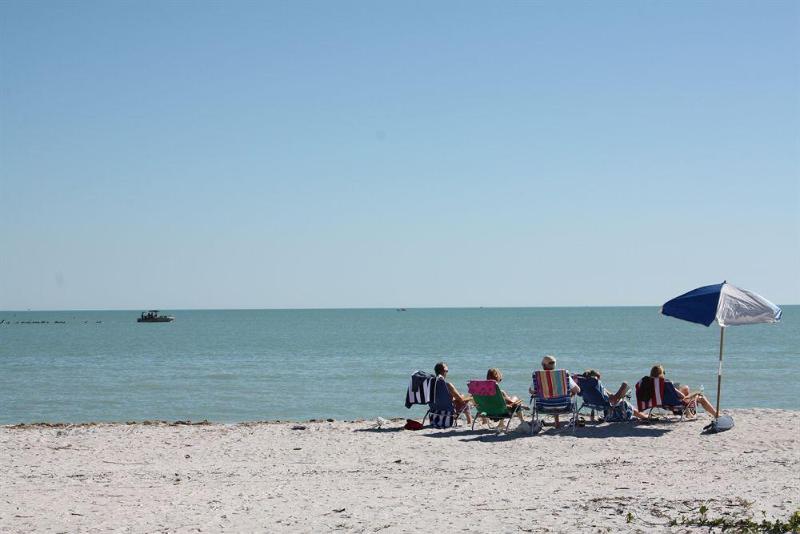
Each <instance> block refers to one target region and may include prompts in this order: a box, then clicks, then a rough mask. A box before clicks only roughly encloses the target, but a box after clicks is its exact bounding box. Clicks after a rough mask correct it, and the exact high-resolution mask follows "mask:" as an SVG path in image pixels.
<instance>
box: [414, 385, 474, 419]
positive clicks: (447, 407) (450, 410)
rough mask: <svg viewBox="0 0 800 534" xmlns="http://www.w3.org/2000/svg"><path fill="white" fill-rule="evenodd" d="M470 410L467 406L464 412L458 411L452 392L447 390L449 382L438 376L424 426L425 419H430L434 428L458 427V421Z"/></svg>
mask: <svg viewBox="0 0 800 534" xmlns="http://www.w3.org/2000/svg"><path fill="white" fill-rule="evenodd" d="M468 409H469V407H468V406H465V407H464V409H463V410H460V411H459V410H456V407H455V405H454V404H453V399H452V397H450V391H449V390H448V389H447V382H446V381H445V379H444V377H442V376H437V377H436V379H435V381H434V383H433V392H432V398H431V401H430V403H429V404H428V411H427V413H426V414H425V416H424V417H423V418H422V424H423V425H424V424H425V418H428V420H429V421H430V423H431V426H433V427H434V428H450V427H453V426H458V419H459V418H460V417H461V415H462V414H463V413H464V412H465V411H466V410H468Z"/></svg>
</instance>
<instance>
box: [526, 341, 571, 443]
mask: <svg viewBox="0 0 800 534" xmlns="http://www.w3.org/2000/svg"><path fill="white" fill-rule="evenodd" d="M556 363H557V361H556V357H555V356H551V355H550V354H548V355H546V356H545V357H544V358H542V369H544V370H545V371H555V369H556ZM567 381H568V383H567V389H568V390H569V396H570V397H574V396H575V395H577V394H578V393H580V392H581V388H580V387H579V386H578V384H576V383H575V381H574V380H573V379H572V377H571V376H569V374H567ZM528 392H529V393H530V394H531V395H536V382H532V383H531V386H530V387H529V388H528ZM554 417H555V421H556V428H558V427H559V426H560V424H559V422H558V414H555V415H554Z"/></svg>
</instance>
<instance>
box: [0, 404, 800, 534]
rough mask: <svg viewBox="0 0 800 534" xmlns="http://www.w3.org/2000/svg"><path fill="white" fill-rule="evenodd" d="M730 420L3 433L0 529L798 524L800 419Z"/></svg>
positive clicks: (751, 414)
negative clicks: (738, 520)
mask: <svg viewBox="0 0 800 534" xmlns="http://www.w3.org/2000/svg"><path fill="white" fill-rule="evenodd" d="M414 413H415V414H416V412H414ZM730 413H732V414H733V415H734V417H735V419H736V427H735V428H734V429H733V430H732V431H729V432H726V433H723V434H718V435H702V434H701V430H702V427H703V425H704V424H705V423H706V422H707V421H708V418H707V417H705V416H701V417H700V420H699V421H696V422H685V423H659V424H654V425H638V424H636V425H634V424H605V425H600V426H587V427H585V428H579V429H577V431H576V434H575V435H574V436H572V435H570V434H568V433H567V434H564V433H560V434H557V433H555V432H554V430H553V429H552V428H550V429H548V428H546V429H545V431H544V432H543V433H541V434H539V435H536V436H528V435H522V434H521V433H515V432H512V433H510V434H508V435H496V434H494V433H493V432H490V431H487V430H484V429H482V430H478V429H476V430H475V431H474V432H473V431H471V430H470V429H469V428H468V427H461V428H459V429H456V430H452V431H437V430H428V429H426V430H423V431H419V432H411V431H405V430H401V429H400V427H401V424H402V423H401V422H400V421H393V422H390V423H389V425H388V426H385V427H384V428H382V429H374V428H373V426H374V422H372V421H365V422H355V423H344V422H333V423H328V422H322V423H300V424H301V425H304V426H305V427H306V429H305V430H293V429H292V427H293V426H295V425H296V424H292V423H252V424H239V425H206V426H185V425H165V424H158V425H147V424H134V425H125V424H97V425H70V426H65V427H60V428H59V427H43V426H28V427H23V428H19V427H16V428H15V427H0V531H3V532H9V531H10V532H27V531H50V532H78V531H100V530H107V529H115V530H122V531H132V532H153V531H170V532H193V531H211V532H216V531H223V530H224V531H261V532H276V531H280V532H312V531H313V532H317V531H329V530H345V531H365V532H377V531H381V532H401V531H415V532H418V531H419V530H420V529H424V531H426V532H427V531H431V529H438V528H442V529H445V530H443V532H453V531H469V532H519V531H525V532H541V531H556V532H562V531H568V530H572V531H594V532H597V531H605V530H606V529H608V530H610V531H614V532H616V531H628V530H630V531H643V532H644V531H652V530H657V531H668V530H674V531H684V530H686V529H685V528H678V527H672V528H670V527H668V525H669V520H670V518H680V516H681V514H684V515H687V516H693V517H697V515H698V509H699V507H700V506H701V505H703V504H705V505H706V506H707V507H708V508H709V509H710V511H709V516H712V517H713V516H716V515H719V514H720V513H723V512H732V513H736V514H738V515H737V517H742V516H743V515H747V514H750V515H752V517H754V518H756V519H757V520H760V519H761V518H762V517H763V516H762V512H765V513H766V517H767V518H780V519H783V520H786V519H788V517H789V516H790V515H791V514H792V512H794V511H795V510H797V509H798V508H799V507H800V423H798V415H800V413H798V412H792V411H779V410H738V411H733V412H730ZM417 415H418V414H417ZM512 428H513V426H512ZM629 513H630V514H632V515H628V514H629ZM706 530H707V529H706ZM433 531H434V532H436V531H437V530H433Z"/></svg>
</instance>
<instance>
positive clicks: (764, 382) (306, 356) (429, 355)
mask: <svg viewBox="0 0 800 534" xmlns="http://www.w3.org/2000/svg"><path fill="white" fill-rule="evenodd" d="M783 312H784V313H783V320H782V322H780V323H778V324H773V325H753V326H738V327H731V328H727V329H726V330H725V351H724V367H723V385H722V406H723V408H726V407H727V408H744V407H766V408H787V409H792V410H798V409H800V386H798V376H799V373H798V369H797V367H798V363H800V360H799V359H798V356H800V319H798V317H799V316H800V306H785V307H784V308H783ZM162 313H169V314H170V315H174V316H175V317H176V320H175V322H172V323H156V324H146V323H137V322H136V318H137V317H138V315H139V313H138V312H131V311H80V312H78V311H53V312H0V321H2V322H0V423H1V424H9V423H19V422H37V421H48V422H79V421H132V420H138V421H141V420H145V419H165V420H194V421H197V420H203V419H208V420H210V421H216V422H236V421H255V420H307V419H311V418H317V419H319V418H335V419H357V418H369V419H374V418H377V417H385V418H388V417H404V416H411V417H417V418H420V417H421V416H422V414H423V413H424V409H423V408H422V407H419V406H416V407H414V408H412V409H411V410H407V409H406V408H405V407H404V405H403V401H404V398H405V393H406V389H407V387H408V381H409V377H410V375H411V374H412V373H413V372H414V371H415V370H417V369H423V370H427V371H432V370H433V366H434V364H435V363H436V362H438V361H446V362H447V364H448V366H449V369H450V374H449V377H448V378H449V380H451V381H452V382H453V383H454V384H455V386H456V387H457V388H458V389H459V390H461V391H462V392H464V393H465V392H466V389H467V387H466V382H467V380H468V379H472V378H484V377H485V376H486V370H487V369H488V368H489V367H498V368H500V369H501V371H502V372H503V375H504V380H503V382H502V387H503V388H504V389H505V390H506V391H507V392H508V393H510V394H513V395H518V396H520V397H521V398H525V399H526V400H527V394H526V392H527V389H528V385H529V384H530V381H531V378H530V377H531V371H533V370H534V369H536V368H538V366H539V362H540V361H541V359H542V356H543V355H545V354H553V355H555V356H556V357H557V358H558V364H559V367H563V368H566V369H569V370H570V371H572V372H579V371H583V370H584V369H586V368H590V367H591V368H595V369H598V370H599V371H600V372H601V373H602V377H603V382H604V383H605V385H606V387H607V388H608V389H614V390H616V388H617V387H618V385H619V384H620V382H621V381H623V380H624V381H627V382H628V383H629V384H633V383H635V382H636V380H638V379H639V378H640V377H642V376H643V375H645V374H647V373H648V372H649V370H650V367H651V366H652V365H653V364H655V363H661V364H663V365H664V366H665V367H666V372H667V377H669V378H671V379H672V380H674V381H677V382H680V383H682V384H687V385H690V386H691V387H692V388H693V389H697V388H699V387H700V386H701V385H704V386H705V392H706V394H707V395H708V396H709V397H710V398H711V400H712V402H714V401H715V399H716V382H717V379H716V377H717V362H718V357H719V334H720V332H719V328H718V327H716V326H712V327H710V328H705V327H703V326H700V325H696V324H691V323H686V322H683V321H679V320H677V319H673V318H668V317H664V316H661V315H660V314H659V310H658V308H656V307H621V308H614V307H594V308H508V309H502V308H485V309H484V308H472V309H408V310H406V311H398V310H394V309H348V310H191V311H181V310H170V311H168V312H162ZM56 321H59V322H58V323H56Z"/></svg>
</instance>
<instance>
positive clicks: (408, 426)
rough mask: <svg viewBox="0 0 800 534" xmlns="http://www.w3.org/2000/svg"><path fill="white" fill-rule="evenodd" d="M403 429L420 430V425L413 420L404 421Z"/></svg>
mask: <svg viewBox="0 0 800 534" xmlns="http://www.w3.org/2000/svg"><path fill="white" fill-rule="evenodd" d="M403 428H405V429H406V430H422V423H420V422H419V421H415V420H414V419H406V426H404V427H403Z"/></svg>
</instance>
